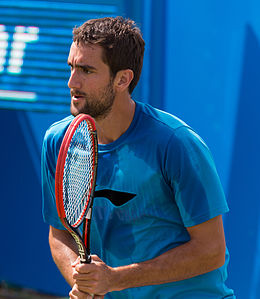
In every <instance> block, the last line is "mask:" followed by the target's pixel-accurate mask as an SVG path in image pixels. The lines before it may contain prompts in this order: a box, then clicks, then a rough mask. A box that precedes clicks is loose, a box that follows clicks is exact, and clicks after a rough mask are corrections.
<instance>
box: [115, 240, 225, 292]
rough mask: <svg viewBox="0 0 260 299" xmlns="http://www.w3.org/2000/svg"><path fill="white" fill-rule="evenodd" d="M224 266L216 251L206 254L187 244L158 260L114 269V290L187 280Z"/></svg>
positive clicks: (168, 252) (161, 256) (197, 247)
mask: <svg viewBox="0 0 260 299" xmlns="http://www.w3.org/2000/svg"><path fill="white" fill-rule="evenodd" d="M223 263H224V260H223V258H220V257H219V252H218V250H216V251H212V252H209V251H207V253H205V252H204V251H203V250H201V247H200V246H199V245H198V246H196V245H194V243H193V242H188V243H186V244H183V245H181V246H179V247H176V248H174V249H171V250H169V251H167V252H166V253H164V254H162V255H160V256H159V257H157V258H155V259H152V260H148V261H145V262H142V263H136V264H132V265H128V266H122V267H118V268H115V269H114V270H115V277H116V279H114V280H113V281H114V282H115V285H114V290H118V291H119V290H122V289H126V288H131V287H140V286H145V285H154V284H162V283H168V282H174V281H179V280H184V279H188V278H191V277H194V276H197V275H200V274H204V273H207V272H209V271H212V270H214V269H216V268H219V267H220V266H222V265H223Z"/></svg>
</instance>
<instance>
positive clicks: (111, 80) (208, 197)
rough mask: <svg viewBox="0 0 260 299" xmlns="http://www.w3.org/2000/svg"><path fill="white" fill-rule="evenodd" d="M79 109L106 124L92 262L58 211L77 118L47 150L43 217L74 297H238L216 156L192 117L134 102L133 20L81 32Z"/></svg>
mask: <svg viewBox="0 0 260 299" xmlns="http://www.w3.org/2000/svg"><path fill="white" fill-rule="evenodd" d="M73 35H74V36H73V43H72V45H71V49H70V53H69V57H68V65H69V66H70V68H71V76H70V79H69V82H68V86H69V88H70V90H71V114H72V115H73V116H76V115H77V114H79V113H86V114H90V115H91V116H92V117H93V118H94V119H95V121H96V126H97V134H98V142H99V155H98V156H99V162H98V163H99V164H98V175H97V187H96V191H97V193H96V194H98V191H99V195H100V196H97V197H96V198H95V199H94V208H93V218H92V228H91V229H92V233H91V250H92V253H93V255H92V262H91V264H80V263H79V259H78V258H77V255H78V253H77V249H76V246H75V242H74V240H73V239H72V237H71V236H70V234H69V233H67V231H66V230H64V228H63V226H62V225H61V223H60V221H59V218H58V216H57V212H56V207H55V198H54V174H55V167H56V161H57V156H58V152H59V147H60V144H61V141H62V138H63V136H64V133H65V131H66V128H67V127H68V125H69V123H70V122H71V120H72V119H73V116H70V117H67V118H65V119H63V120H62V121H60V122H58V123H55V124H54V125H52V126H51V127H50V128H49V130H48V131H47V132H46V136H45V139H44V144H43V152H42V175H43V199H44V200H43V215H44V219H45V221H46V222H47V223H48V224H49V225H50V234H49V243H50V248H51V252H52V255H53V259H54V261H55V263H56V264H57V266H58V268H59V270H60V271H61V273H62V274H63V276H64V277H65V279H66V280H67V282H68V283H69V284H70V285H71V287H72V290H71V292H70V298H73V299H74V298H78V299H80V298H84V299H85V298H91V295H88V294H95V298H103V296H106V298H183V299H189V298H192V299H196V298H197V299H202V298H209V299H213V298H235V297H234V295H233V291H232V290H230V289H228V288H227V287H226V285H225V280H226V278H227V272H226V271H227V264H228V253H227V251H226V246H225V237H224V231H223V224H222V216H221V215H222V214H223V213H226V212H227V211H228V207H227V204H226V201H225V197H224V194H223V191H222V187H221V184H220V181H219V178H218V175H217V172H216V169H215V166H214V163H213V161H212V157H211V154H210V152H209V150H208V148H207V146H206V145H205V143H204V142H203V141H202V140H201V138H200V137H199V136H198V135H197V134H196V133H195V132H194V131H193V130H192V129H191V128H190V127H189V126H188V125H186V124H185V123H184V122H182V121H180V120H179V119H177V118H176V117H174V116H172V115H169V114H167V113H165V112H162V111H159V110H157V109H154V108H152V107H151V106H149V105H145V104H142V103H139V102H137V101H134V100H133V99H132V98H131V93H132V91H133V89H134V88H135V86H136V84H137V82H138V79H139V77H140V73H141V69H142V61H143V53H144V41H143V39H142V36H141V33H140V31H139V29H138V28H137V27H136V26H135V24H134V22H133V21H131V20H125V19H123V18H120V17H117V18H103V19H96V20H90V21H87V22H86V23H84V24H83V25H82V26H80V27H79V28H76V29H74V31H73Z"/></svg>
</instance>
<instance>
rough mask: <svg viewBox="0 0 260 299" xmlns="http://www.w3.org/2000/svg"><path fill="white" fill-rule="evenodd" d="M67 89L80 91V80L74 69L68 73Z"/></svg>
mask: <svg viewBox="0 0 260 299" xmlns="http://www.w3.org/2000/svg"><path fill="white" fill-rule="evenodd" d="M68 87H69V88H70V89H72V88H75V89H80V87H81V84H80V79H79V77H78V75H77V72H76V70H75V69H74V70H72V71H71V72H70V78H69V81H68Z"/></svg>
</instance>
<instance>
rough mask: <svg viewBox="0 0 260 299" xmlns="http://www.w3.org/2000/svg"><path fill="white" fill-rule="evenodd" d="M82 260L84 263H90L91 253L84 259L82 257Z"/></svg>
mask: <svg viewBox="0 0 260 299" xmlns="http://www.w3.org/2000/svg"><path fill="white" fill-rule="evenodd" d="M80 262H81V263H82V264H90V263H91V255H87V257H86V259H84V260H82V259H81V257H80Z"/></svg>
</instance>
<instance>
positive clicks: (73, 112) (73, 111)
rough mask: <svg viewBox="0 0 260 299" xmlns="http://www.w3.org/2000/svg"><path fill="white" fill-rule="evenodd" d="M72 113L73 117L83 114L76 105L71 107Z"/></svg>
mask: <svg viewBox="0 0 260 299" xmlns="http://www.w3.org/2000/svg"><path fill="white" fill-rule="evenodd" d="M70 113H71V114H72V115H73V116H77V115H78V114H80V113H81V112H80V111H79V109H77V108H76V107H75V106H74V105H70Z"/></svg>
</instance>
